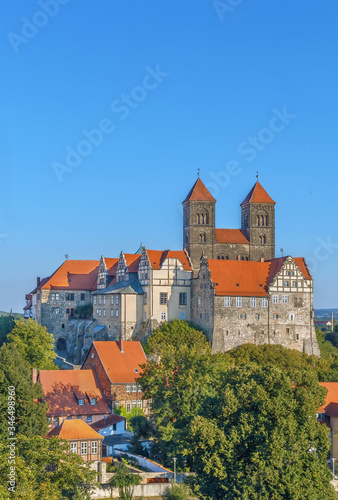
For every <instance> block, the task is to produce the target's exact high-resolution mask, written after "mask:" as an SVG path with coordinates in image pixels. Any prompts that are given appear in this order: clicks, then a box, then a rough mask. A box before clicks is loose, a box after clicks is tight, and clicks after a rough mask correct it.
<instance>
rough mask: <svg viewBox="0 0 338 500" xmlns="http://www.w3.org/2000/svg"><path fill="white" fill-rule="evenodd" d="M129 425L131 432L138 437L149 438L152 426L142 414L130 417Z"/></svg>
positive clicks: (151, 433)
mask: <svg viewBox="0 0 338 500" xmlns="http://www.w3.org/2000/svg"><path fill="white" fill-rule="evenodd" d="M130 425H131V427H132V429H133V433H134V434H136V435H137V437H138V438H139V439H149V438H150V437H151V436H152V435H153V432H154V426H153V425H152V423H151V422H150V420H149V419H148V418H146V417H145V416H144V415H137V416H135V417H132V418H131V419H130Z"/></svg>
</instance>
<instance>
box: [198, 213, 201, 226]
mask: <svg viewBox="0 0 338 500" xmlns="http://www.w3.org/2000/svg"><path fill="white" fill-rule="evenodd" d="M197 224H201V215H200V214H197Z"/></svg>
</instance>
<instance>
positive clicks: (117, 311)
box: [115, 309, 119, 318]
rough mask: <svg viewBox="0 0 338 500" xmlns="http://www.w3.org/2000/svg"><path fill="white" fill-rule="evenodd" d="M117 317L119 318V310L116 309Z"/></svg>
mask: <svg viewBox="0 0 338 500" xmlns="http://www.w3.org/2000/svg"><path fill="white" fill-rule="evenodd" d="M115 317H116V318H118V317H119V310H118V309H115Z"/></svg>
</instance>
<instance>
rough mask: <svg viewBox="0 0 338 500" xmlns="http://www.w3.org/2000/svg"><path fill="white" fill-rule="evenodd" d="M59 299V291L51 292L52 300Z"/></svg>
mask: <svg viewBox="0 0 338 500" xmlns="http://www.w3.org/2000/svg"><path fill="white" fill-rule="evenodd" d="M59 299H60V294H59V293H52V294H51V300H59Z"/></svg>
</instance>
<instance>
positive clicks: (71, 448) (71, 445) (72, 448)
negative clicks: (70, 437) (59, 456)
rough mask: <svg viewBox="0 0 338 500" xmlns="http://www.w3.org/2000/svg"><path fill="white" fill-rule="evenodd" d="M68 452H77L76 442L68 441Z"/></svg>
mask: <svg viewBox="0 0 338 500" xmlns="http://www.w3.org/2000/svg"><path fill="white" fill-rule="evenodd" d="M70 452H71V453H77V443H70Z"/></svg>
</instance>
